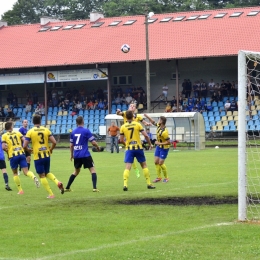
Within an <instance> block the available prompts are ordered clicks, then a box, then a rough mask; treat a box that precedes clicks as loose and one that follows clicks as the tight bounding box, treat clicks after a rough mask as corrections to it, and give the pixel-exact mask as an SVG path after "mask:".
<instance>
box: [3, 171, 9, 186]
mask: <svg viewBox="0 0 260 260" xmlns="http://www.w3.org/2000/svg"><path fill="white" fill-rule="evenodd" d="M3 178H4V181H5V185H8V175H7V173H6V172H5V173H3Z"/></svg>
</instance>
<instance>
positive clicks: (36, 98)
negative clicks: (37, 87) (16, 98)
mask: <svg viewBox="0 0 260 260" xmlns="http://www.w3.org/2000/svg"><path fill="white" fill-rule="evenodd" d="M32 98H33V104H37V102H38V94H37V93H36V92H35V91H34V92H33V94H32Z"/></svg>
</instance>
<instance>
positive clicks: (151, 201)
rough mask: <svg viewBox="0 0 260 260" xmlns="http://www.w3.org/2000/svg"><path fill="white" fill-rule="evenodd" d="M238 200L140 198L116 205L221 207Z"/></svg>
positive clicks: (126, 200)
mask: <svg viewBox="0 0 260 260" xmlns="http://www.w3.org/2000/svg"><path fill="white" fill-rule="evenodd" d="M237 203H238V199H237V197H234V196H224V197H213V196H205V197H165V198H140V199H124V200H117V201H116V204H123V205H172V206H187V205H198V206H200V205H221V204H237Z"/></svg>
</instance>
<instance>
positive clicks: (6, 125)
mask: <svg viewBox="0 0 260 260" xmlns="http://www.w3.org/2000/svg"><path fill="white" fill-rule="evenodd" d="M12 126H13V122H12V121H7V122H6V123H5V130H6V131H8V130H10V129H11V128H12Z"/></svg>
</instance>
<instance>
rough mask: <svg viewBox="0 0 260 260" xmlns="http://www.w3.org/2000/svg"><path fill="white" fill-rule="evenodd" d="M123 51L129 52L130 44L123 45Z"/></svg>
mask: <svg viewBox="0 0 260 260" xmlns="http://www.w3.org/2000/svg"><path fill="white" fill-rule="evenodd" d="M121 51H122V52H123V53H128V52H129V51H130V46H129V45H128V44H123V45H122V47H121Z"/></svg>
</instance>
